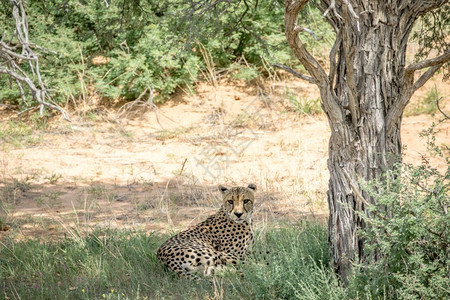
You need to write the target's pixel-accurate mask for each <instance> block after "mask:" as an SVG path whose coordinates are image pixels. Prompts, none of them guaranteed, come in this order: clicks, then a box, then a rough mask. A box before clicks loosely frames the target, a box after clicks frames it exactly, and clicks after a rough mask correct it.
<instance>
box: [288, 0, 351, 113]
mask: <svg viewBox="0 0 450 300" xmlns="http://www.w3.org/2000/svg"><path fill="white" fill-rule="evenodd" d="M307 2H308V0H287V1H286V6H285V12H284V25H285V29H284V30H285V34H286V39H287V41H288V44H289V46H290V47H291V49H292V51H293V52H294V55H295V57H296V58H297V59H298V60H299V61H300V62H301V63H302V65H303V66H304V67H305V69H306V70H307V71H308V73H309V74H310V75H311V77H312V79H313V80H314V81H315V84H316V85H317V86H318V87H319V90H320V94H321V98H322V105H323V107H324V110H325V112H326V113H327V114H328V115H329V117H330V118H332V119H334V121H336V122H342V120H343V119H344V113H343V111H342V108H341V107H340V106H339V104H338V101H337V99H336V97H335V96H333V93H332V90H331V86H330V82H329V80H328V76H327V74H326V72H325V70H324V69H323V67H322V66H321V65H320V64H319V62H318V61H317V60H316V59H315V58H314V57H313V56H312V55H311V54H310V53H309V52H308V51H307V50H306V48H305V46H304V45H303V43H302V41H301V40H300V38H299V36H298V33H299V32H301V31H302V28H303V27H301V26H299V25H298V24H297V22H298V14H299V12H300V10H301V9H302V8H303V7H304V6H305V5H306V3H307Z"/></svg>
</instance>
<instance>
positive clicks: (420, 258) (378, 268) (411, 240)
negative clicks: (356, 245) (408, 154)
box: [352, 130, 450, 299]
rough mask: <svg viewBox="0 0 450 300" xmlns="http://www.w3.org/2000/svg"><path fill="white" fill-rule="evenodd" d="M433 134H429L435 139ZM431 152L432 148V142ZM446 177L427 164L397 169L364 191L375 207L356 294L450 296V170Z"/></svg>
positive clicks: (365, 234) (369, 220)
mask: <svg viewBox="0 0 450 300" xmlns="http://www.w3.org/2000/svg"><path fill="white" fill-rule="evenodd" d="M432 132H433V130H431V131H428V133H432ZM430 141H432V143H431V146H432V149H434V150H438V154H439V153H440V155H443V153H441V152H440V149H439V148H436V147H435V145H434V139H433V138H431V139H430ZM446 162H447V166H448V167H447V170H446V172H445V174H441V173H439V172H438V171H437V170H436V169H434V168H432V167H431V166H430V165H429V163H428V162H427V161H426V160H425V159H424V161H423V162H422V164H421V165H420V166H418V167H417V166H412V165H408V164H402V165H398V166H397V168H395V169H394V170H392V171H389V172H387V174H386V176H384V178H383V179H382V180H380V181H376V182H372V183H370V184H368V185H367V187H366V189H367V191H368V192H369V194H370V196H371V197H373V198H374V199H375V201H376V203H377V204H376V205H373V206H371V207H369V211H370V215H371V216H370V217H367V216H365V215H361V216H362V217H363V219H364V220H365V222H366V225H367V226H366V228H365V230H364V231H361V235H362V237H363V238H365V239H366V244H367V247H366V248H365V251H366V253H367V257H368V260H367V261H366V262H365V263H364V264H362V265H359V266H358V270H357V272H356V277H355V280H354V282H353V283H352V285H353V292H355V291H358V292H359V293H360V294H361V293H362V294H364V293H368V295H371V296H372V297H374V298H379V297H380V298H381V297H386V296H387V297H388V298H390V299H446V298H447V297H448V294H449V291H450V281H449V276H450V264H449V261H448V259H449V257H450V218H449V215H448V211H447V210H448V208H449V207H450V197H449V194H450V193H449V179H450V165H449V164H448V163H449V158H448V157H446Z"/></svg>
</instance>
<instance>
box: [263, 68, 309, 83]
mask: <svg viewBox="0 0 450 300" xmlns="http://www.w3.org/2000/svg"><path fill="white" fill-rule="evenodd" d="M271 66H272V67H276V68H280V69H283V70H285V71H286V72H289V73H291V74H292V75H294V76H295V77H298V78H300V79H303V80H306V81H308V82H311V83H317V81H316V80H315V79H314V78H312V77H309V76H306V75H303V74H302V73H300V72H298V71H296V70H294V69H292V68H289V67H288V66H285V65H283V64H271Z"/></svg>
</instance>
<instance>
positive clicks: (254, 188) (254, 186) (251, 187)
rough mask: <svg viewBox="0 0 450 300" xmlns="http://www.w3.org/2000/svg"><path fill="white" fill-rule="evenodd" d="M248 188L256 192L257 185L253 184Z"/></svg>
mask: <svg viewBox="0 0 450 300" xmlns="http://www.w3.org/2000/svg"><path fill="white" fill-rule="evenodd" d="M247 187H248V188H249V189H251V190H254V191H256V185H254V184H253V183H250V184H249V185H248V186H247Z"/></svg>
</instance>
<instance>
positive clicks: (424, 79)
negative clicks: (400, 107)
mask: <svg viewBox="0 0 450 300" xmlns="http://www.w3.org/2000/svg"><path fill="white" fill-rule="evenodd" d="M442 65H443V64H439V65H434V66H432V67H430V68H428V70H427V71H426V72H425V73H423V74H422V76H420V77H419V79H417V81H416V82H414V84H413V87H412V89H413V93H414V92H415V91H416V90H417V89H419V88H421V87H422V86H423V85H424V84H425V83H426V82H427V81H428V80H429V79H430V78H431V77H433V75H434V73H436V71H437V70H439V69H440V68H441V67H442Z"/></svg>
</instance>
